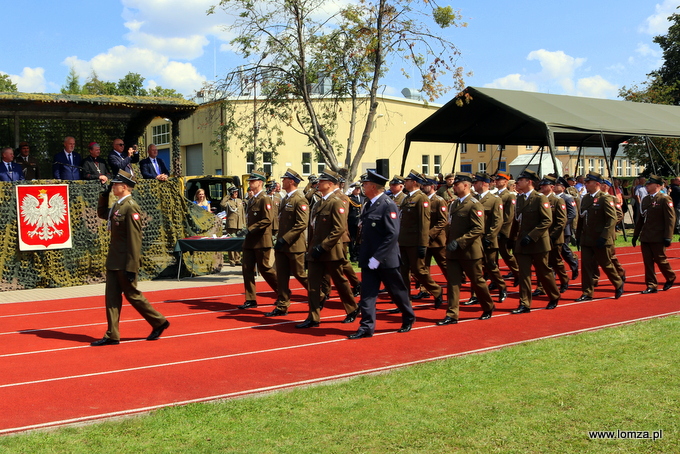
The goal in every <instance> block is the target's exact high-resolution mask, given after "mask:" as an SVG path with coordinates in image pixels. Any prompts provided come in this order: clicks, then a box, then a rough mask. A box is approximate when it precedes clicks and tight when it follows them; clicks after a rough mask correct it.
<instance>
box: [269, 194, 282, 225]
mask: <svg viewBox="0 0 680 454" xmlns="http://www.w3.org/2000/svg"><path fill="white" fill-rule="evenodd" d="M268 197H269V198H270V199H271V201H272V215H273V216H272V230H277V231H278V230H279V208H280V207H281V199H282V198H281V194H279V193H278V192H273V193H272V194H269V195H268Z"/></svg>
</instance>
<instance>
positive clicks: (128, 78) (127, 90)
mask: <svg viewBox="0 0 680 454" xmlns="http://www.w3.org/2000/svg"><path fill="white" fill-rule="evenodd" d="M116 88H117V90H116V94H117V95H122V96H147V91H146V89H145V88H144V78H143V77H142V76H141V75H139V74H137V73H133V72H129V73H127V74H126V75H125V76H124V77H123V78H122V79H120V80H119V81H118V84H117V86H116Z"/></svg>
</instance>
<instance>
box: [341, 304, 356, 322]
mask: <svg viewBox="0 0 680 454" xmlns="http://www.w3.org/2000/svg"><path fill="white" fill-rule="evenodd" d="M357 315H359V308H357V309H355V310H353V311H352V312H350V313H349V314H347V317H345V319H344V320H343V321H342V323H352V322H353V321H354V320H356V318H357Z"/></svg>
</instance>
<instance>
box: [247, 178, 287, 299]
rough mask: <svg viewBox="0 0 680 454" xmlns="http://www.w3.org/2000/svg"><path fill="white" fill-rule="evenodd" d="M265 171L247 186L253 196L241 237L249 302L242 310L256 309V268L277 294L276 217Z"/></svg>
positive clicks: (249, 181) (249, 203) (248, 206)
mask: <svg viewBox="0 0 680 454" xmlns="http://www.w3.org/2000/svg"><path fill="white" fill-rule="evenodd" d="M265 180H266V177H265V176H264V172H262V171H261V170H256V171H254V172H252V173H251V174H250V177H249V178H248V187H249V189H250V191H252V193H253V196H252V197H251V198H250V199H248V205H247V207H246V227H244V228H243V229H241V231H240V232H239V235H245V239H244V240H243V255H242V262H241V270H242V272H243V285H244V287H245V293H246V301H245V303H243V304H241V305H240V306H238V308H239V309H250V308H254V307H257V299H256V297H257V293H256V290H255V266H257V271H258V272H259V273H260V275H261V276H262V277H263V278H264V280H265V281H267V284H269V286H270V287H271V288H272V290H274V292H276V294H277V295H278V293H279V291H278V282H277V277H276V270H275V269H274V268H273V267H272V266H271V263H272V246H273V242H272V220H273V216H274V211H273V206H272V201H271V199H270V198H269V196H267V195H266V194H265V192H264V189H263V187H264V182H265Z"/></svg>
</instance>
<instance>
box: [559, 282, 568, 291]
mask: <svg viewBox="0 0 680 454" xmlns="http://www.w3.org/2000/svg"><path fill="white" fill-rule="evenodd" d="M568 288H569V282H567V283H564V284H562V285H560V293H564V292H566V291H567V289H568Z"/></svg>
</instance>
